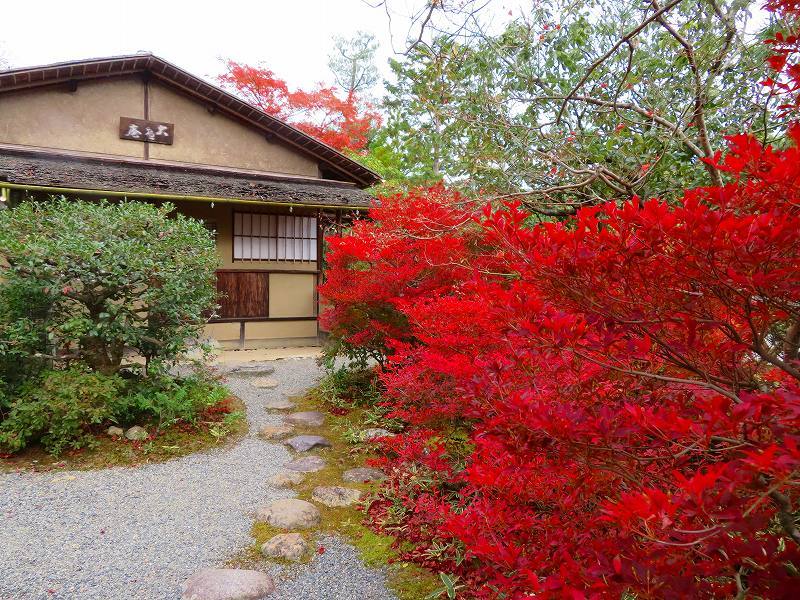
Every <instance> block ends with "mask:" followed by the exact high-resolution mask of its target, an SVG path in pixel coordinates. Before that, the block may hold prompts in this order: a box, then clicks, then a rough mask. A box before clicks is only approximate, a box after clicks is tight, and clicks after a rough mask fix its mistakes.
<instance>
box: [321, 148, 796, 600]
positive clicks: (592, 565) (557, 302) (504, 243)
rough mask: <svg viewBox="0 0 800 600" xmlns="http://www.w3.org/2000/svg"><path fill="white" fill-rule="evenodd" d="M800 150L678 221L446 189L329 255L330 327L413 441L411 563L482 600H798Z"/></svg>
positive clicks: (384, 496)
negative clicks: (742, 598) (471, 197)
mask: <svg viewBox="0 0 800 600" xmlns="http://www.w3.org/2000/svg"><path fill="white" fill-rule="evenodd" d="M794 137H795V140H794V141H795V146H793V147H791V148H789V149H787V150H783V151H778V150H773V149H771V148H762V147H761V146H760V145H759V144H758V142H756V141H755V140H754V139H752V138H750V137H747V136H735V137H732V138H731V139H730V141H729V143H730V148H729V153H728V154H727V155H726V156H725V157H724V158H722V157H718V159H717V161H718V164H719V166H720V168H721V169H723V170H724V171H726V172H728V173H729V174H730V175H731V182H730V183H729V184H728V185H726V186H724V187H721V188H703V189H696V190H689V191H687V192H686V194H685V196H684V198H683V200H682V202H680V203H679V204H678V205H676V206H670V205H668V204H666V203H664V202H661V201H659V200H649V201H646V202H639V201H632V202H629V203H626V204H624V205H622V206H617V205H615V204H607V205H604V206H599V207H595V208H590V209H585V210H582V211H581V212H579V214H578V215H577V216H576V217H575V218H574V219H573V220H570V221H566V222H563V223H545V224H539V225H536V226H532V227H531V226H528V225H527V224H526V223H527V221H528V219H530V218H531V216H530V215H529V214H527V213H526V212H524V211H522V210H521V209H520V207H519V206H517V205H513V204H512V205H506V206H504V207H501V208H492V207H490V206H489V205H487V206H486V207H484V208H482V209H479V208H478V207H477V206H476V205H475V204H472V203H469V202H467V201H465V200H464V199H463V198H461V197H459V196H458V195H457V194H452V193H448V192H447V191H445V190H444V189H442V188H434V189H431V190H425V191H422V192H420V193H417V194H411V195H409V196H396V197H393V198H387V199H383V201H382V202H381V204H380V205H378V206H376V207H375V208H374V209H373V210H372V212H371V216H372V218H373V221H371V222H359V223H357V224H356V226H355V227H354V229H353V231H352V232H351V234H350V235H347V236H344V237H338V238H333V239H332V240H330V243H331V253H330V255H329V261H330V263H329V264H330V271H329V277H328V280H327V282H326V283H325V284H324V285H323V286H322V288H321V292H322V294H323V296H324V298H325V301H326V303H328V304H329V305H330V309H329V310H328V312H327V313H326V314H325V316H324V319H325V321H326V323H327V324H328V326H329V327H330V328H331V330H332V331H333V332H334V335H336V336H339V337H341V338H343V339H344V340H345V341H346V343H347V344H348V348H350V349H351V350H352V351H355V352H356V353H357V352H358V351H362V352H367V353H371V354H372V355H375V356H380V357H383V358H385V361H386V362H385V365H384V366H383V368H382V369H381V371H380V377H381V380H382V383H383V385H384V388H385V396H386V398H387V402H388V404H389V405H390V406H392V407H393V409H394V413H393V415H392V416H396V417H400V418H401V419H403V420H405V421H406V422H407V423H408V424H409V426H408V428H407V430H406V431H405V433H403V434H402V435H400V436H397V437H395V438H388V439H386V440H384V442H383V446H384V453H385V457H386V458H385V459H384V460H385V466H386V468H387V469H388V470H389V471H390V473H391V477H390V478H389V480H388V481H387V482H386V483H385V485H384V486H383V488H382V492H381V497H380V498H379V500H378V501H377V502H375V503H373V504H372V507H371V509H370V514H371V516H372V518H373V520H374V523H375V524H376V526H377V527H380V528H383V529H385V530H386V531H389V532H390V533H392V534H393V535H396V536H398V537H399V538H400V539H401V540H404V541H407V542H411V543H412V544H413V546H414V550H412V551H409V552H407V555H406V558H408V559H410V560H416V561H418V562H420V563H422V564H426V565H428V566H430V567H433V568H435V569H437V570H441V571H446V572H450V573H455V574H459V575H460V576H461V577H462V578H463V580H464V581H466V582H468V584H469V593H470V594H471V596H473V597H478V598H498V597H505V598H530V597H534V596H535V597H572V598H582V597H598V598H599V597H603V598H605V597H608V598H619V597H620V595H621V594H622V593H624V592H625V591H631V592H634V593H636V594H637V595H638V597H643V598H679V597H680V598H684V597H724V596H732V595H735V594H736V593H737V586H738V589H746V590H747V591H748V593H750V594H753V595H756V596H758V595H760V596H764V597H771V598H782V597H786V598H788V597H796V596H797V595H798V594H800V579H798V577H797V576H796V573H797V571H796V570H794V569H795V567H797V566H800V551H799V549H800V546H798V544H800V531H798V529H797V526H796V525H795V522H794V512H793V511H795V510H796V507H797V502H798V500H799V499H800V498H798V496H800V494H799V493H798V484H800V480H799V478H798V475H799V474H800V449H798V445H799V444H800V434H798V431H800V429H799V428H798V427H799V426H800V362H799V361H798V340H799V339H800V325H798V323H800V285H798V282H797V273H798V272H799V271H800V236H798V231H800V209H799V208H798V198H800V152H799V151H798V149H797V143H798V142H800V135H798V132H795V136H794ZM398 515H402V516H401V517H398ZM787 565H794V567H791V566H790V567H787ZM502 594H505V595H502Z"/></svg>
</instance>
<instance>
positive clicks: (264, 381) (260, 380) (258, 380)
mask: <svg viewBox="0 0 800 600" xmlns="http://www.w3.org/2000/svg"><path fill="white" fill-rule="evenodd" d="M250 385H252V386H253V387H257V388H260V389H264V390H271V389H272V388H276V387H278V382H277V381H275V380H274V379H272V378H271V377H254V378H253V379H251V380H250Z"/></svg>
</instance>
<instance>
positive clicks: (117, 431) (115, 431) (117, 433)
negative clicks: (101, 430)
mask: <svg viewBox="0 0 800 600" xmlns="http://www.w3.org/2000/svg"><path fill="white" fill-rule="evenodd" d="M124 434H125V430H124V429H122V427H116V426H114V425H112V426H111V427H109V428H108V429H106V435H110V436H111V437H122V436H123V435H124Z"/></svg>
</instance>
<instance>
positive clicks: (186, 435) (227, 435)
mask: <svg viewBox="0 0 800 600" xmlns="http://www.w3.org/2000/svg"><path fill="white" fill-rule="evenodd" d="M229 402H230V407H231V408H232V409H233V411H234V412H235V413H240V414H241V418H238V419H230V418H228V419H226V416H227V415H225V414H219V415H214V416H213V417H210V418H209V420H204V421H201V422H200V423H198V424H197V425H196V426H195V425H190V424H187V423H178V424H176V425H173V426H171V427H167V428H164V429H161V430H156V429H155V427H147V429H148V431H150V432H151V433H152V437H151V438H149V439H147V440H143V441H140V442H139V441H137V442H132V441H130V440H127V439H125V438H124V437H123V438H112V437H110V436H108V435H106V434H105V433H102V434H99V435H98V436H97V438H96V442H97V443H96V445H95V446H94V447H92V448H81V449H80V450H72V451H66V452H64V453H63V454H62V455H61V456H60V457H58V458H53V457H52V456H51V455H50V454H48V453H47V452H45V451H44V450H43V449H42V448H41V447H39V446H37V445H33V446H30V447H28V448H26V449H24V450H22V451H21V452H18V453H16V454H13V455H11V456H8V457H3V458H1V459H0V470H2V471H6V472H8V471H15V472H19V471H32V472H44V471H61V470H65V471H88V470H92V469H106V468H110V467H137V466H141V465H145V464H150V463H159V462H165V461H168V460H171V459H173V458H178V457H181V456H186V455H187V454H194V453H195V452H204V451H206V450H210V449H212V448H220V447H227V446H230V445H233V444H234V443H236V442H237V441H238V440H240V439H241V438H242V437H244V436H245V435H246V434H247V431H248V426H247V419H246V418H245V416H244V415H245V414H246V413H245V411H246V407H245V405H244V403H243V402H242V401H241V400H239V399H238V398H234V397H230V398H229Z"/></svg>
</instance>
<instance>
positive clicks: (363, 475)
mask: <svg viewBox="0 0 800 600" xmlns="http://www.w3.org/2000/svg"><path fill="white" fill-rule="evenodd" d="M383 479H386V475H385V474H384V472H383V471H381V470H380V469H373V468H370V467H357V468H355V469H348V470H347V471H345V472H344V473H342V481H346V482H348V483H367V482H369V481H381V480H383Z"/></svg>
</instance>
